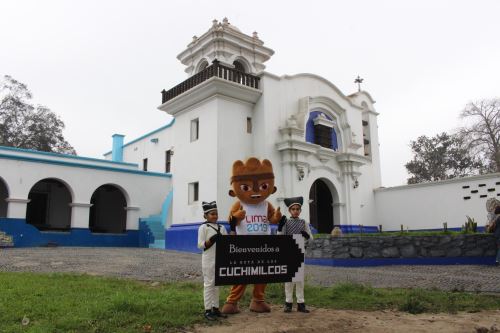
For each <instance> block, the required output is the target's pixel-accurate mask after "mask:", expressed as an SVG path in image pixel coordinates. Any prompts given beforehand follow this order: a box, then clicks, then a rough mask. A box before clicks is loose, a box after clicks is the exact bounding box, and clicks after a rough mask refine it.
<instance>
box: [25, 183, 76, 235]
mask: <svg viewBox="0 0 500 333" xmlns="http://www.w3.org/2000/svg"><path fill="white" fill-rule="evenodd" d="M28 199H29V200H30V202H29V203H28V206H27V208H26V222H27V223H28V224H31V225H33V226H35V227H36V228H38V229H39V230H50V231H68V230H69V229H70V228H71V206H70V203H71V202H72V198H71V192H70V191H69V189H68V187H67V186H66V185H65V184H64V183H63V182H61V181H59V180H57V179H50V178H47V179H42V180H40V181H39V182H37V183H36V184H35V185H34V186H33V187H32V188H31V190H30V193H29V194H28Z"/></svg>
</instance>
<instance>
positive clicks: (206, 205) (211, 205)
mask: <svg viewBox="0 0 500 333" xmlns="http://www.w3.org/2000/svg"><path fill="white" fill-rule="evenodd" d="M201 206H202V207H203V214H206V213H208V212H211V211H212V210H217V203H216V202H215V201H212V202H205V201H203V202H202V203H201Z"/></svg>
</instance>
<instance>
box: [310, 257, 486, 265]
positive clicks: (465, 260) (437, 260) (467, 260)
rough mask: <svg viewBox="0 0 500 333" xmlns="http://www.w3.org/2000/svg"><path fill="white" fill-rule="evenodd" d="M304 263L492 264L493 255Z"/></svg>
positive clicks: (331, 260)
mask: <svg viewBox="0 0 500 333" xmlns="http://www.w3.org/2000/svg"><path fill="white" fill-rule="evenodd" d="M306 264H308V265H319V266H335V267H366V266H387V265H494V264H495V257H449V258H445V257H423V258H373V259H317V258H306Z"/></svg>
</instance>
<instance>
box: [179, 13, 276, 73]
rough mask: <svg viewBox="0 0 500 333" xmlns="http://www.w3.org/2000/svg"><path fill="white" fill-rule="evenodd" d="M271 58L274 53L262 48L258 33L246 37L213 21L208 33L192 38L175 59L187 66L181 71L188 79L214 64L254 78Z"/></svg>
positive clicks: (225, 19)
mask: <svg viewBox="0 0 500 333" xmlns="http://www.w3.org/2000/svg"><path fill="white" fill-rule="evenodd" d="M273 54H274V51H273V50H271V49H270V48H267V47H265V46H264V42H263V41H262V40H260V39H259V37H258V34H257V32H254V33H253V34H252V36H249V35H246V34H244V33H242V32H241V31H240V29H238V28H237V27H236V26H234V25H232V24H230V23H229V20H228V19H227V18H224V19H223V20H222V22H218V21H217V20H213V21H212V26H211V27H210V29H209V30H208V31H207V32H205V33H204V34H203V35H201V36H200V37H197V36H193V40H192V41H191V43H189V45H188V46H187V48H186V49H185V50H184V51H182V52H181V53H180V54H179V55H178V56H177V59H179V60H180V62H181V63H182V64H183V65H185V66H186V68H185V70H184V71H185V72H186V73H187V74H188V76H193V75H194V74H196V73H199V72H200V71H202V70H203V69H205V68H206V67H208V66H210V65H211V64H212V62H213V61H214V60H218V61H219V63H220V64H221V65H224V66H228V67H232V68H235V69H237V70H239V71H242V72H244V73H248V74H257V73H258V72H261V71H263V70H264V69H265V68H266V66H265V65H264V62H266V61H267V60H269V59H270V58H271V56H272V55H273Z"/></svg>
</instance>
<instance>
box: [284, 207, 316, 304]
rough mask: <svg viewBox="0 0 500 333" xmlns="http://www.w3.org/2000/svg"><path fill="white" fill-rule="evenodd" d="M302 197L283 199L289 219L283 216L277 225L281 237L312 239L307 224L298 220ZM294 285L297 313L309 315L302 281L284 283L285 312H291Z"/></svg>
mask: <svg viewBox="0 0 500 333" xmlns="http://www.w3.org/2000/svg"><path fill="white" fill-rule="evenodd" d="M303 201H304V199H303V198H302V197H295V198H285V205H287V207H288V211H289V212H290V215H291V217H290V218H289V219H287V218H286V217H285V216H283V217H282V218H281V220H280V223H279V225H278V233H279V234H281V235H293V234H301V235H302V236H303V237H304V238H305V239H306V240H307V239H309V238H311V237H312V233H311V228H309V223H307V222H306V221H305V220H303V219H301V218H299V215H300V212H301V211H302V203H303ZM294 285H295V296H296V297H297V311H299V312H304V313H309V310H307V309H306V305H305V303H304V281H300V282H286V283H285V297H286V300H285V309H284V311H285V312H291V311H292V304H293V286H294Z"/></svg>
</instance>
